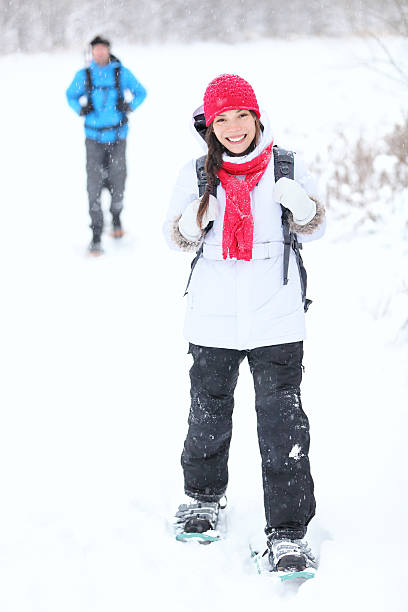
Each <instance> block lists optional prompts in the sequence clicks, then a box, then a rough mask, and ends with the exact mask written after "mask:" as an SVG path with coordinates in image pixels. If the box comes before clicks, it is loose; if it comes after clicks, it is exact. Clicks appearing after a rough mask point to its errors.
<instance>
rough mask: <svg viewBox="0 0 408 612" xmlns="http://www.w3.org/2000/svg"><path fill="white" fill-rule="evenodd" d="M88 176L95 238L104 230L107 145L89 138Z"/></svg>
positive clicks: (87, 142)
mask: <svg viewBox="0 0 408 612" xmlns="http://www.w3.org/2000/svg"><path fill="white" fill-rule="evenodd" d="M85 146H86V174H87V190H88V201H89V214H90V217H91V228H92V230H93V232H94V236H95V235H96V236H100V235H101V234H102V229H103V212H102V207H101V192H102V187H103V160H104V155H105V147H106V145H105V144H104V143H101V142H97V141H96V140H91V139H90V138H87V139H86V140H85Z"/></svg>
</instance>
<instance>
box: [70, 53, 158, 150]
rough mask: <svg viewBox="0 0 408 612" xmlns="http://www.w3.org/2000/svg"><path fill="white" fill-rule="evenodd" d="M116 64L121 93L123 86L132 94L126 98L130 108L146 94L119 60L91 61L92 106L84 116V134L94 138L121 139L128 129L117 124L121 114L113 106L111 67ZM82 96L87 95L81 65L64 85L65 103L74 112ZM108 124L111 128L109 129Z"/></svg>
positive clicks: (123, 117)
mask: <svg viewBox="0 0 408 612" xmlns="http://www.w3.org/2000/svg"><path fill="white" fill-rule="evenodd" d="M117 66H120V79H119V82H120V89H121V92H122V97H123V92H124V91H125V90H129V91H130V92H131V94H132V95H133V98H132V100H131V102H129V106H130V110H132V111H134V110H135V109H136V108H137V107H138V106H139V105H140V104H141V103H142V102H143V100H144V99H145V97H146V90H145V88H144V87H143V85H141V84H140V83H139V81H138V80H137V79H136V78H135V77H134V76H133V74H132V73H131V72H130V70H128V69H127V68H125V67H124V66H122V65H121V63H120V62H119V61H111V62H110V63H109V64H107V65H106V66H99V65H98V64H96V62H92V63H91V65H90V66H89V68H90V71H91V81H92V86H93V90H92V103H93V106H94V109H95V110H94V111H93V112H91V113H89V115H86V116H85V135H86V137H87V138H91V139H92V140H97V141H98V142H114V141H116V140H124V139H125V138H126V136H127V133H128V126H127V124H126V123H124V124H123V125H121V121H122V122H123V120H124V119H125V114H124V113H122V112H120V111H118V110H117V108H116V102H117V98H118V92H117V89H116V86H115V68H116V67H117ZM82 96H86V97H87V88H86V70H85V68H83V69H82V70H79V71H78V72H77V73H76V75H75V77H74V80H73V81H72V83H71V85H70V86H69V87H68V89H67V98H68V104H69V105H70V106H71V107H72V108H73V109H74V111H75V112H76V113H78V115H79V114H80V111H81V108H82V106H83V105H81V104H80V103H79V99H80V98H81V97H82ZM111 126H112V129H109V128H110V127H111ZM106 128H108V129H106Z"/></svg>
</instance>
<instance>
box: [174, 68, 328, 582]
mask: <svg viewBox="0 0 408 612" xmlns="http://www.w3.org/2000/svg"><path fill="white" fill-rule="evenodd" d="M204 116H205V124H206V126H207V129H206V134H205V139H206V142H207V145H208V153H207V157H206V162H205V170H206V177H207V189H206V191H205V193H204V195H203V196H202V197H201V198H199V197H198V185H197V174H196V164H195V160H193V161H192V162H190V163H189V164H187V165H186V166H185V167H184V168H183V169H182V171H181V173H180V176H179V178H178V181H177V184H176V186H175V189H174V192H173V196H172V200H171V204H170V208H169V211H168V215H167V220H166V223H165V233H166V236H167V239H168V242H169V244H170V245H171V246H172V247H174V248H178V249H181V250H184V251H185V250H191V251H195V250H197V249H198V248H199V247H200V246H201V245H202V246H203V249H202V256H201V257H200V258H199V260H198V262H197V265H196V267H195V269H194V271H193V275H192V279H191V284H190V287H189V292H188V307H187V315H186V320H185V330H184V331H185V337H186V339H187V340H188V341H189V343H190V344H189V352H190V353H191V355H192V356H193V360H194V363H193V366H192V368H191V370H190V378H191V408H190V417H189V428H188V433H187V438H186V441H185V444H184V450H183V454H182V466H183V470H184V481H185V493H186V495H187V496H188V497H189V499H190V501H189V503H187V504H182V505H181V506H180V508H179V511H178V512H177V515H176V516H177V519H178V531H179V539H183V538H184V536H185V537H186V538H187V537H191V535H192V534H200V533H202V532H208V533H209V534H211V533H213V534H214V537H216V536H215V533H216V527H217V520H218V511H219V508H220V504H221V503H222V502H220V500H221V499H222V498H223V496H224V494H225V491H226V488H227V483H228V468H227V462H228V451H229V444H230V439H231V433H232V411H233V405H234V397H233V395H234V389H235V386H236V383H237V379H238V370H239V365H240V363H241V362H242V361H243V360H244V359H245V358H248V362H249V366H250V369H251V372H252V375H253V378H254V386H255V394H256V412H257V419H258V438H259V447H260V452H261V457H262V476H263V487H264V505H265V515H266V529H265V532H266V534H267V544H268V549H269V560H270V563H271V567H272V569H273V570H281V571H285V570H293V569H295V570H302V569H304V568H305V567H307V566H310V565H311V564H313V559H312V557H311V554H310V551H309V549H308V547H307V545H306V543H305V541H304V540H303V538H304V536H305V533H306V528H307V525H308V523H309V521H310V520H311V518H312V517H313V515H314V512H315V500H314V494H313V480H312V477H311V475H310V466H309V459H308V450H309V424H308V419H307V417H306V415H305V413H304V412H303V410H302V405H301V399H300V382H301V378H302V357H303V339H304V336H305V325H304V304H303V301H302V291H301V281H300V275H299V270H298V265H297V261H296V256H295V253H294V251H293V250H292V249H291V254H290V258H289V268H288V275H287V276H288V279H287V281H285V283H284V279H283V270H284V266H283V258H284V239H283V229H282V207H281V204H282V206H284V207H285V208H286V209H288V210H289V211H290V215H289V216H290V229H291V231H292V232H296V234H297V237H298V240H299V241H305V240H310V239H314V238H317V237H319V236H321V235H322V233H323V231H324V224H325V221H324V209H323V207H322V206H320V204H319V203H318V201H317V191H316V185H315V183H314V180H313V178H312V177H311V176H310V174H309V173H308V172H307V170H306V168H305V166H304V164H303V163H302V162H301V161H300V160H298V159H297V157H296V156H295V176H294V178H295V180H291V179H289V178H285V177H283V178H280V179H279V180H278V181H277V182H276V183H275V174H274V155H273V149H272V146H273V138H272V135H271V132H270V128H269V124H268V121H267V118H266V117H265V116H264V115H262V116H261V114H260V111H259V107H258V103H257V100H256V97H255V93H254V91H253V89H252V87H251V86H250V85H249V83H248V82H247V81H245V80H244V79H242V78H241V77H239V76H237V75H221V76H219V77H217V78H216V79H214V80H213V81H212V82H211V83H210V84H209V85H208V87H207V89H206V91H205V95H204ZM212 194H216V197H215V196H214V195H212ZM210 222H212V225H211V224H210V226H209V223H210ZM209 227H211V229H209ZM208 229H209V231H208ZM204 230H207V231H204ZM210 530H213V531H210ZM209 537H211V536H209Z"/></svg>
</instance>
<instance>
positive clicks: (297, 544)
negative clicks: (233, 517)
mask: <svg viewBox="0 0 408 612" xmlns="http://www.w3.org/2000/svg"><path fill="white" fill-rule="evenodd" d="M249 548H250V552H251V560H252V561H253V563H254V564H255V566H256V570H257V573H258V574H263V575H265V576H269V577H270V578H276V579H279V580H280V582H284V583H290V584H291V585H292V586H293V588H294V589H297V588H298V587H299V586H300V585H301V584H303V583H304V582H306V581H307V580H309V579H310V578H314V576H315V574H316V569H317V562H316V559H315V558H314V557H313V555H312V552H311V550H310V548H309V546H308V545H307V543H306V542H305V541H303V540H284V539H280V540H278V539H273V540H272V539H268V548H267V550H266V551H265V552H264V553H263V554H262V553H261V552H257V550H256V549H255V548H253V547H252V546H251V544H250V545H249Z"/></svg>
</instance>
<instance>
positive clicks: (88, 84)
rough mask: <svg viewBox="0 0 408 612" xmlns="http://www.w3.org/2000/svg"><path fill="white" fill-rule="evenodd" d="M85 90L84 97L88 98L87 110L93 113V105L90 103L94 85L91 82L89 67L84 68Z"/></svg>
mask: <svg viewBox="0 0 408 612" xmlns="http://www.w3.org/2000/svg"><path fill="white" fill-rule="evenodd" d="M85 89H86V96H87V98H88V108H89V109H91V110H92V111H93V110H94V105H93V102H92V92H93V90H94V85H93V82H92V75H91V69H90V68H89V67H88V68H85Z"/></svg>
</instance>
